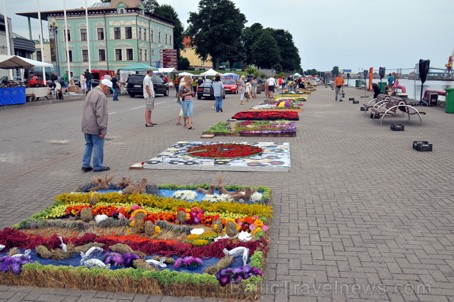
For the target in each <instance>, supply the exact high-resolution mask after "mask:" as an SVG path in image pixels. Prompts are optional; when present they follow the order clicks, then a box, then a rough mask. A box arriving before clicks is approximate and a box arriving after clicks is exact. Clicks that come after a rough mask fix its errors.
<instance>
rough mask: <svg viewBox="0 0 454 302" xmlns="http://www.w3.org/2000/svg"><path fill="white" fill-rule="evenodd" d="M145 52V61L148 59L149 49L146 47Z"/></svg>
mask: <svg viewBox="0 0 454 302" xmlns="http://www.w3.org/2000/svg"><path fill="white" fill-rule="evenodd" d="M144 52H145V55H144V58H143V60H144V61H148V50H147V49H145V51H144Z"/></svg>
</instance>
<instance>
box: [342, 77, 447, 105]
mask: <svg viewBox="0 0 454 302" xmlns="http://www.w3.org/2000/svg"><path fill="white" fill-rule="evenodd" d="M355 81H356V80H354V79H350V80H349V82H348V86H350V87H352V86H355ZM363 81H364V79H363ZM367 82H369V80H367ZM373 82H374V83H378V82H380V79H374V80H373ZM383 82H387V81H386V78H384V79H383ZM399 84H400V85H401V86H405V88H406V89H407V94H408V97H409V98H411V99H416V100H419V98H420V93H421V80H408V79H399ZM446 88H454V81H426V82H425V83H424V91H426V90H441V91H444V90H445V89H446ZM439 100H441V101H443V100H445V97H444V96H439Z"/></svg>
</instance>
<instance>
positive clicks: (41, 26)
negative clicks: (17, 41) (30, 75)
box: [36, 0, 47, 85]
mask: <svg viewBox="0 0 454 302" xmlns="http://www.w3.org/2000/svg"><path fill="white" fill-rule="evenodd" d="M36 1H37V4H38V22H39V31H40V33H41V34H40V35H39V43H41V62H43V63H44V46H43V22H42V20H41V9H40V8H39V0H36ZM41 68H42V71H43V81H44V85H46V83H47V81H46V68H45V67H41Z"/></svg>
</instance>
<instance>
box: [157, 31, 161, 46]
mask: <svg viewBox="0 0 454 302" xmlns="http://www.w3.org/2000/svg"><path fill="white" fill-rule="evenodd" d="M158 43H161V32H158Z"/></svg>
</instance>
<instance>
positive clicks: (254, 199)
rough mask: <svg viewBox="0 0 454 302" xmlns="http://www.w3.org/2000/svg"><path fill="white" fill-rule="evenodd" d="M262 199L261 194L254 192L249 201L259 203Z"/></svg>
mask: <svg viewBox="0 0 454 302" xmlns="http://www.w3.org/2000/svg"><path fill="white" fill-rule="evenodd" d="M262 197H263V194H262V193H259V192H255V193H254V194H252V196H251V201H252V202H259V201H260V200H262Z"/></svg>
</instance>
